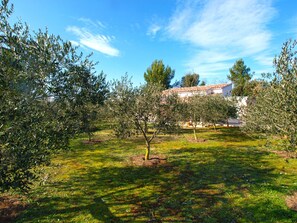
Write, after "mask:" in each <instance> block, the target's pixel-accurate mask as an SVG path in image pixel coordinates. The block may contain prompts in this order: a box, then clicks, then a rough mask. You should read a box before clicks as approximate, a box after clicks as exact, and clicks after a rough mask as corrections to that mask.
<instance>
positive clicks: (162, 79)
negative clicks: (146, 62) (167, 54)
mask: <svg viewBox="0 0 297 223" xmlns="http://www.w3.org/2000/svg"><path fill="white" fill-rule="evenodd" d="M174 73H175V72H174V70H172V69H171V67H169V66H166V67H165V65H164V64H163V61H162V60H155V61H154V62H153V63H152V64H151V66H150V67H148V68H147V70H146V72H145V73H144V79H145V81H146V82H147V84H155V85H160V86H161V87H162V88H163V89H168V88H169V87H170V82H171V80H172V79H173V77H174Z"/></svg>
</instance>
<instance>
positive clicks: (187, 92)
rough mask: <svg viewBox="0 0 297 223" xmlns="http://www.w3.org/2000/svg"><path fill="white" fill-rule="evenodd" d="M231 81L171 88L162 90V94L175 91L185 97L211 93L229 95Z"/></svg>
mask: <svg viewBox="0 0 297 223" xmlns="http://www.w3.org/2000/svg"><path fill="white" fill-rule="evenodd" d="M231 91H232V83H228V84H212V85H206V86H194V87H181V88H171V89H167V90H165V91H164V94H172V93H176V94H177V95H178V96H179V97H180V98H187V97H191V96H194V95H212V94H219V95H223V96H224V97H228V96H231Z"/></svg>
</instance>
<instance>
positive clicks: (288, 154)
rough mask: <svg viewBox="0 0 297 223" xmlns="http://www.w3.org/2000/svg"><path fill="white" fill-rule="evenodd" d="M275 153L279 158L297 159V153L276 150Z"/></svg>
mask: <svg viewBox="0 0 297 223" xmlns="http://www.w3.org/2000/svg"><path fill="white" fill-rule="evenodd" d="M272 152H273V153H275V154H277V155H278V156H280V157H282V158H285V159H290V158H291V159H297V153H296V152H289V151H278V150H274V151H272Z"/></svg>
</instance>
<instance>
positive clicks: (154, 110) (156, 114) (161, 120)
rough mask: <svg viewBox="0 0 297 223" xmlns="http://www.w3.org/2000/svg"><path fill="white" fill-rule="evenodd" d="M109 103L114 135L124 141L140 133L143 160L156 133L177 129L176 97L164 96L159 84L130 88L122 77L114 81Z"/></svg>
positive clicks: (127, 80) (130, 85)
mask: <svg viewBox="0 0 297 223" xmlns="http://www.w3.org/2000/svg"><path fill="white" fill-rule="evenodd" d="M109 102H110V103H109V110H110V115H111V116H112V119H113V122H114V130H115V133H116V135H117V136H118V137H120V138H125V137H129V136H132V135H134V134H138V133H140V134H141V135H142V136H143V139H144V141H145V144H146V154H145V160H147V159H149V156H150V145H151V142H152V140H153V139H154V138H155V137H156V136H157V135H158V134H159V133H160V132H164V133H167V132H171V131H174V130H176V129H177V128H178V121H179V118H178V114H179V113H178V109H179V103H178V98H177V96H176V95H170V96H166V95H164V94H163V93H162V88H161V87H160V86H159V85H154V84H147V85H144V86H140V87H133V85H132V83H131V81H130V79H129V78H128V77H127V76H125V77H122V79H121V80H118V81H115V82H114V84H113V89H112V92H111V97H110V98H109ZM149 128H150V130H151V131H148V129H149Z"/></svg>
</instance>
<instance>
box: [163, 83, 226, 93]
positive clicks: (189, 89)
mask: <svg viewBox="0 0 297 223" xmlns="http://www.w3.org/2000/svg"><path fill="white" fill-rule="evenodd" d="M230 84H231V83H228V84H212V85H205V86H194V87H180V88H171V89H167V90H165V91H164V93H165V94H166V93H179V92H193V91H194V92H195V91H207V90H210V89H221V88H224V87H226V86H228V85H230Z"/></svg>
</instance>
